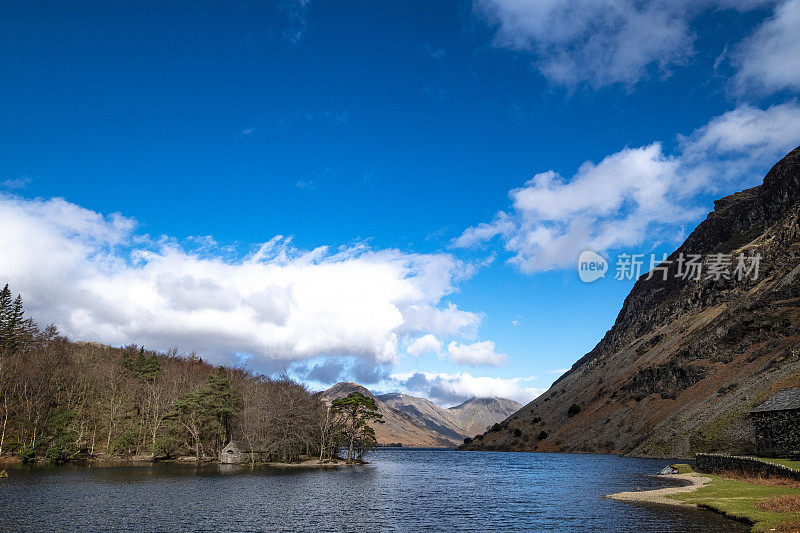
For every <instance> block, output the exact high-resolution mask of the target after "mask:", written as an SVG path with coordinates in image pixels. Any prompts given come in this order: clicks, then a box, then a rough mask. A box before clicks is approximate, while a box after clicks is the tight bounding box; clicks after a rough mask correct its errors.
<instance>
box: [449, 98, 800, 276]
mask: <svg viewBox="0 0 800 533" xmlns="http://www.w3.org/2000/svg"><path fill="white" fill-rule="evenodd" d="M799 143H800V105H798V104H797V102H795V101H792V102H787V103H784V104H780V105H775V106H772V107H770V108H768V109H766V110H762V109H758V108H755V107H751V106H748V105H743V106H740V107H738V108H736V109H735V110H733V111H730V112H728V113H725V114H723V115H720V116H718V117H715V118H713V119H712V120H711V121H709V122H708V123H707V124H706V125H704V126H703V127H701V128H698V129H697V130H696V131H695V132H693V133H692V134H691V135H689V136H685V137H679V143H678V144H679V147H678V149H677V150H676V152H675V153H673V154H667V153H665V152H664V149H663V145H662V144H661V143H660V142H654V143H652V144H650V145H647V146H642V147H638V148H624V149H623V150H620V151H619V152H617V153H614V154H611V155H609V156H607V157H605V158H604V159H603V160H602V161H600V162H599V163H593V162H590V161H587V162H585V163H584V164H583V165H581V167H580V168H579V169H578V171H577V172H576V173H575V174H574V175H573V176H571V177H570V178H569V179H564V177H562V176H561V175H560V174H558V173H557V172H554V171H552V170H549V171H545V172H541V173H538V174H536V175H534V177H533V178H532V179H530V180H529V181H528V182H526V183H525V184H524V185H523V186H522V187H520V188H518V189H513V190H512V191H510V193H509V196H510V198H511V203H512V206H511V209H510V210H509V211H508V212H506V211H500V212H498V213H497V215H495V217H494V220H492V221H491V222H488V223H482V224H478V225H477V226H474V227H472V228H469V229H467V230H466V231H464V233H462V235H461V236H460V237H458V238H457V239H456V240H455V241H454V245H455V246H456V247H463V248H466V247H474V246H476V245H478V244H480V243H482V242H484V241H488V240H491V239H493V238H495V237H499V238H500V239H501V240H502V242H503V244H504V246H505V248H506V250H507V251H508V252H510V253H511V254H512V256H511V259H510V262H511V263H513V264H515V265H516V266H518V267H519V269H520V270H521V271H523V272H525V273H535V272H542V271H547V270H556V269H561V268H567V267H572V266H573V265H574V264H575V261H576V260H577V258H578V255H580V253H581V252H582V251H583V250H595V251H603V250H612V249H620V248H630V247H633V246H647V247H648V248H647V249H644V250H642V252H646V251H648V249H649V246H652V243H654V242H659V241H662V242H663V241H664V240H675V241H678V240H683V238H684V235H683V227H684V225H685V224H689V223H693V222H696V221H697V220H698V219H699V218H700V217H702V216H703V215H705V213H706V210H705V209H704V208H700V207H697V206H696V205H697V198H698V196H699V195H700V194H702V193H714V194H719V193H720V192H721V191H725V192H730V190H731V188H741V187H744V186H752V185H755V184H757V183H758V182H759V181H760V180H761V178H762V177H763V170H764V168H765V167H766V168H768V166H769V165H770V164H772V163H774V162H775V161H777V160H778V159H779V158H780V157H782V156H783V155H785V154H786V153H787V152H788V151H790V150H791V149H793V148H795V147H796V146H797V145H798V144H799Z"/></svg>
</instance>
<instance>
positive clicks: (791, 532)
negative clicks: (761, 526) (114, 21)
mask: <svg viewBox="0 0 800 533" xmlns="http://www.w3.org/2000/svg"><path fill="white" fill-rule="evenodd" d="M775 531H779V532H780V533H800V520H795V521H794V522H785V523H783V524H781V525H780V526H778V529H776V530H775Z"/></svg>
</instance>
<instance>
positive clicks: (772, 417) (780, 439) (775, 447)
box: [750, 410, 800, 458]
mask: <svg viewBox="0 0 800 533" xmlns="http://www.w3.org/2000/svg"><path fill="white" fill-rule="evenodd" d="M750 418H751V419H752V420H753V426H754V427H755V430H756V447H757V451H756V453H758V455H761V456H763V457H798V458H800V411H798V410H791V411H790V410H786V411H766V412H756V413H751V414H750Z"/></svg>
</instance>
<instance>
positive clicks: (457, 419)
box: [378, 393, 522, 442]
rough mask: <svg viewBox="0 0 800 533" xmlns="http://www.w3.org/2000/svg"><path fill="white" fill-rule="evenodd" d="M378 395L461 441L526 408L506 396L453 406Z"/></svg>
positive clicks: (472, 399) (420, 399)
mask: <svg viewBox="0 0 800 533" xmlns="http://www.w3.org/2000/svg"><path fill="white" fill-rule="evenodd" d="M378 398H379V399H380V400H381V401H382V402H384V403H386V404H387V405H389V406H390V407H392V408H393V409H395V410H397V411H401V412H403V413H406V414H408V415H410V416H412V417H413V418H415V419H416V420H417V421H419V422H421V423H422V424H423V425H424V426H425V427H427V428H428V429H431V430H433V431H436V432H437V433H440V434H442V435H444V436H446V437H447V438H451V439H453V440H454V441H457V442H461V441H463V440H464V437H474V436H475V435H477V434H478V433H482V432H483V431H486V429H488V428H489V427H491V426H492V425H493V424H495V423H497V422H501V421H502V420H505V419H506V418H507V417H508V415H510V414H511V413H513V412H515V411H516V410H517V409H519V408H520V407H522V405H521V404H519V403H517V402H515V401H514V400H507V399H505V398H471V399H469V400H467V401H465V402H464V403H462V404H460V405H457V406H455V407H451V408H449V409H444V408H442V407H439V406H438V405H436V404H435V403H433V402H431V401H430V400H426V399H425V398H416V397H414V396H409V395H407V394H398V393H394V394H383V395H381V396H378Z"/></svg>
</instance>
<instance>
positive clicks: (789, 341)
mask: <svg viewBox="0 0 800 533" xmlns="http://www.w3.org/2000/svg"><path fill="white" fill-rule="evenodd" d="M720 253H721V254H733V262H734V264H735V263H736V262H737V260H736V258H737V257H738V255H739V254H744V255H745V256H746V257H753V256H754V255H755V254H760V256H761V260H760V263H759V275H758V278H757V280H752V279H746V280H742V281H739V280H737V279H724V278H722V279H714V278H713V277H712V278H706V277H705V276H703V279H701V280H698V281H693V280H688V279H681V278H678V277H677V276H676V273H677V270H678V267H679V263H678V259H679V258H680V257H681V255H680V254H683V257H684V258H686V257H688V254H703V255H704V257H706V258H708V254H720ZM668 260H669V261H672V263H671V264H669V265H664V266H666V267H667V268H668V279H667V281H663V279H662V277H661V274H658V275H657V276H654V278H653V279H651V280H647V279H646V276H642V277H640V278H639V279H638V280H637V282H636V284H635V285H634V287H633V289H632V290H631V292H630V294H629V295H628V297H627V298H626V299H625V302H624V303H623V306H622V310H621V311H620V313H619V315H618V316H617V319H616V321H615V323H614V325H613V327H612V328H611V329H610V330H609V331H608V332H607V333H606V335H605V336H604V337H603V339H602V340H601V341H600V342H599V343H598V344H597V346H595V347H594V349H593V350H592V351H590V352H589V353H587V354H586V355H584V356H583V357H581V358H580V359H579V360H578V361H577V362H576V363H575V364H574V365H573V366H572V368H571V369H570V370H569V371H568V372H567V373H565V374H564V375H563V376H561V377H560V378H559V379H558V380H557V381H556V382H555V383H554V384H553V386H552V387H551V388H550V389H549V390H548V391H547V392H546V393H544V394H543V395H541V396H540V397H538V398H536V399H535V400H534V401H532V402H531V403H529V404H528V405H526V406H525V407H523V408H522V409H520V410H519V411H518V412H517V413H515V414H514V415H512V416H511V417H509V418H508V419H507V420H506V421H504V422H503V423H502V424H500V427H498V428H495V430H494V431H489V432H487V433H485V434H484V435H481V436H478V437H477V438H476V439H475V440H474V441H473V442H472V443H470V444H469V445H467V446H464V448H466V449H493V450H524V451H564V452H599V453H622V454H631V455H642V456H662V457H665V456H671V457H675V456H681V457H687V456H690V455H692V454H694V453H696V452H705V451H723V452H733V453H751V452H753V445H754V438H753V433H752V428H751V426H750V422H749V421H748V418H747V412H748V411H749V410H750V409H751V408H753V407H754V406H756V405H757V404H759V403H760V402H762V401H763V400H764V399H766V398H767V397H768V396H770V395H772V394H774V393H775V392H777V391H779V390H783V389H788V388H793V387H798V386H800V275H798V274H800V148H798V149H795V150H793V151H792V152H791V153H789V154H788V155H787V156H786V157H785V158H784V159H782V160H781V161H780V162H778V163H777V164H776V165H775V166H774V167H773V168H772V169H771V170H770V171H769V173H768V174H767V176H766V177H765V179H764V182H763V184H762V185H759V186H757V187H753V188H751V189H747V190H744V191H741V192H738V193H736V194H733V195H730V196H727V197H725V198H722V199H720V200H718V201H716V202H715V204H714V211H713V212H712V213H710V214H709V215H708V217H707V218H706V220H704V221H703V222H702V223H701V224H700V225H699V226H698V227H697V228H696V229H695V230H694V232H692V234H691V235H690V236H689V237H688V238H687V239H686V241H685V242H684V243H683V244H682V245H681V246H680V247H679V248H678V249H677V250H676V251H675V252H674V253H672V254H671V255H670V257H669V258H668Z"/></svg>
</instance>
